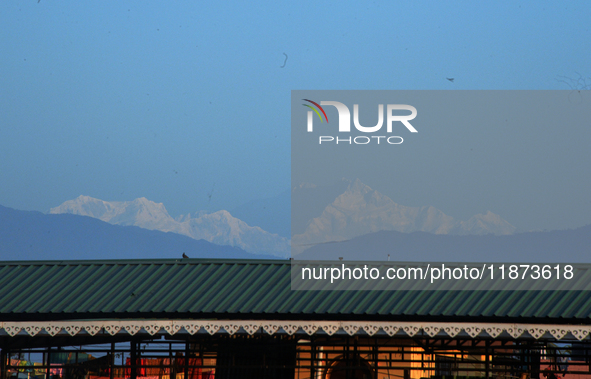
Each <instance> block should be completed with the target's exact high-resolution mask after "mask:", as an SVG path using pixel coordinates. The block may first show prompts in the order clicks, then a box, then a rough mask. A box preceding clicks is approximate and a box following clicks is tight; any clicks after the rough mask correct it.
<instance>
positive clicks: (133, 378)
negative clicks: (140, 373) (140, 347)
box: [130, 341, 137, 379]
mask: <svg viewBox="0 0 591 379" xmlns="http://www.w3.org/2000/svg"><path fill="white" fill-rule="evenodd" d="M130 377H131V379H137V342H136V341H131V374H130Z"/></svg>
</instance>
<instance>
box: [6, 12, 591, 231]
mask: <svg viewBox="0 0 591 379" xmlns="http://www.w3.org/2000/svg"><path fill="white" fill-rule="evenodd" d="M590 16H591V7H590V6H589V4H588V2H587V1H570V2H568V1H567V2H556V1H552V2H550V1H547V2H545V1H521V2H520V1H483V2H472V1H460V2H435V1H424V2H420V1H419V2H405V3H402V2H390V1H388V2H379V1H376V2H367V3H359V2H342V1H341V2H321V3H318V2H306V1H303V2H294V3H289V2H260V1H252V2H226V3H213V2H208V3H195V2H189V1H169V2H156V1H141V2H140V1H109V0H106V1H101V2H90V3H89V2H78V1H71V0H64V1H59V2H58V1H53V0H41V1H40V2H37V1H35V0H30V1H23V0H14V1H4V2H2V3H1V4H0V36H1V38H0V52H1V56H2V59H1V60H0V70H1V72H2V75H0V204H2V205H4V206H9V207H13V208H16V209H23V210H39V211H47V210H48V209H49V208H51V207H54V206H57V205H59V204H60V203H62V202H63V201H65V200H69V199H73V198H75V197H77V196H79V195H81V194H84V195H89V196H93V197H97V198H101V199H104V200H132V199H134V198H137V197H141V196H144V197H147V198H148V199H150V200H153V201H156V202H162V203H164V204H165V206H166V207H167V209H168V210H169V212H170V213H171V214H172V215H173V216H176V215H178V214H181V213H188V212H194V211H197V210H203V209H205V210H212V211H213V210H218V209H231V208H233V207H236V206H238V205H240V204H243V203H245V202H247V201H249V200H252V199H256V198H265V197H269V196H274V195H276V194H279V193H280V192H282V191H285V190H287V189H288V188H289V187H290V91H291V90H293V89H569V86H568V85H567V84H566V83H564V82H561V81H560V80H561V79H564V77H566V78H571V79H578V78H579V76H582V77H585V78H590V77H591V54H590V51H591V33H590V26H589V19H591V17H590ZM284 53H285V54H287V56H288V59H287V62H286V63H285V67H284V68H281V67H280V66H281V65H283V63H284V60H285V56H284ZM446 77H453V78H455V80H454V82H453V83H451V82H449V81H448V80H446ZM565 80H566V81H567V82H569V83H570V84H571V85H572V86H577V84H576V83H571V82H570V81H569V80H568V79H565ZM586 83H589V84H591V79H587V82H586ZM483 138H486V136H484V135H483ZM581 154H584V153H581ZM570 158H572V154H571V155H570ZM587 158H589V156H588V155H581V156H580V159H587ZM533 159H535V157H533ZM556 159H558V161H557V162H556V165H558V166H559V165H560V164H562V163H564V164H567V163H568V162H566V161H565V162H561V161H560V154H557V158H556ZM475 164H476V163H475ZM540 169H543V167H541V168H540ZM423 175H424V173H423ZM581 175H582V176H584V175H587V176H588V173H581ZM510 179H511V178H507V180H510ZM421 180H423V179H421ZM549 182H550V181H549ZM583 184H584V183H583ZM587 184H588V183H587ZM549 185H551V183H549ZM212 189H213V192H212ZM581 189H582V188H578V190H577V191H573V195H572V196H576V197H575V198H574V199H572V200H573V201H572V203H573V204H576V203H577V201H580V202H581V203H585V204H587V205H586V206H588V204H589V200H588V195H587V192H586V191H583V190H581ZM210 192H212V197H211V201H209V197H208V193H210ZM547 192H548V193H552V191H547ZM538 195H539V194H536V193H532V197H533V198H536V196H538ZM540 196H541V194H540ZM544 196H545V195H544ZM401 198H402V199H404V198H405V195H404V194H402V196H401ZM406 198H408V196H406ZM540 199H541V200H540V201H548V200H547V197H540ZM550 199H551V198H550ZM393 200H394V201H398V202H401V203H403V204H404V202H403V201H402V200H401V199H396V198H394V199H393ZM413 201H415V202H417V203H418V202H422V204H420V205H434V206H436V207H440V208H445V206H444V204H433V202H432V199H430V197H429V194H428V193H426V194H425V195H424V198H420V199H413ZM499 201H506V200H499ZM408 205H419V204H408ZM445 210H446V212H449V213H451V214H452V215H454V216H456V215H455V214H454V211H453V209H452V210H447V209H445ZM492 210H493V211H494V209H492ZM482 211H486V209H474V212H473V214H474V213H477V212H482ZM457 213H461V212H459V211H458V212H457ZM499 213H500V212H499ZM501 216H504V215H503V214H501ZM536 219H540V214H536V213H535V212H533V211H532V213H531V222H530V223H528V222H527V221H525V222H523V224H524V225H516V226H518V227H526V228H527V227H530V226H536V227H544V228H546V227H548V228H562V227H573V226H577V225H572V224H570V223H569V222H567V221H565V220H559V221H556V222H553V221H548V222H546V223H538V224H536V222H534V220H536ZM586 223H591V217H590V218H589V220H588V221H587V222H586Z"/></svg>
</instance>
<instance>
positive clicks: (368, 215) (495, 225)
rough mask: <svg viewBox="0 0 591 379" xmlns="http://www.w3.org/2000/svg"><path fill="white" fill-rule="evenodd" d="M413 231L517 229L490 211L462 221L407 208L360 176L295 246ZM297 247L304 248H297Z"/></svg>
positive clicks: (497, 232)
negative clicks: (370, 185) (380, 233)
mask: <svg viewBox="0 0 591 379" xmlns="http://www.w3.org/2000/svg"><path fill="white" fill-rule="evenodd" d="M383 230H386V231H398V232H403V233H411V232H416V231H423V232H428V233H434V234H452V235H468V234H474V235H484V234H495V235H507V234H513V233H514V232H515V230H516V228H515V227H514V226H513V225H511V224H509V223H508V222H507V221H505V220H503V219H502V218H501V217H499V216H498V215H496V214H494V213H492V212H490V211H489V212H487V213H486V214H484V215H483V214H478V215H475V216H473V217H472V218H470V219H469V220H468V221H459V220H456V219H454V218H453V217H451V216H448V215H446V214H444V213H443V212H442V211H440V210H438V209H436V208H434V207H427V206H426V207H420V208H418V207H406V206H403V205H399V204H396V203H395V202H394V201H392V199H390V198H389V197H387V196H385V195H383V194H381V193H379V192H378V191H375V190H373V189H371V188H370V187H369V186H367V185H365V184H363V183H362V182H361V181H360V180H359V179H357V180H355V181H353V182H351V183H350V184H349V186H348V187H347V189H346V190H345V192H343V193H342V194H341V195H339V196H338V197H337V198H336V199H335V200H334V201H333V202H332V203H331V204H329V205H328V206H327V207H326V208H324V210H323V211H322V214H321V215H320V216H318V217H316V218H314V219H312V220H311V221H310V222H309V223H308V225H307V227H306V230H305V232H304V233H302V234H299V235H296V236H294V237H293V239H292V245H293V246H294V247H296V246H309V245H312V244H317V243H323V242H333V241H343V240H348V239H351V238H354V237H357V236H361V235H364V234H368V233H374V232H378V231H383ZM298 250H301V248H300V249H298Z"/></svg>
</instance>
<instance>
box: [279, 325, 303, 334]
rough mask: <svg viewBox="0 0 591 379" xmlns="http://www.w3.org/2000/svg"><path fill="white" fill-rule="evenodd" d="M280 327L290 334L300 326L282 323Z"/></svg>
mask: <svg viewBox="0 0 591 379" xmlns="http://www.w3.org/2000/svg"><path fill="white" fill-rule="evenodd" d="M281 327H282V328H283V330H285V333H287V334H289V335H290V336H291V335H292V334H294V333H295V332H297V330H298V329H299V328H300V327H299V325H294V324H293V323H289V324H286V325H282V326H281Z"/></svg>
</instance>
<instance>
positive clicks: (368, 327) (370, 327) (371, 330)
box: [363, 324, 380, 336]
mask: <svg viewBox="0 0 591 379" xmlns="http://www.w3.org/2000/svg"><path fill="white" fill-rule="evenodd" d="M363 330H364V331H365V333H367V334H369V335H370V336H373V335H374V334H376V333H377V332H379V330H380V327H379V326H377V325H375V324H365V325H363Z"/></svg>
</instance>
